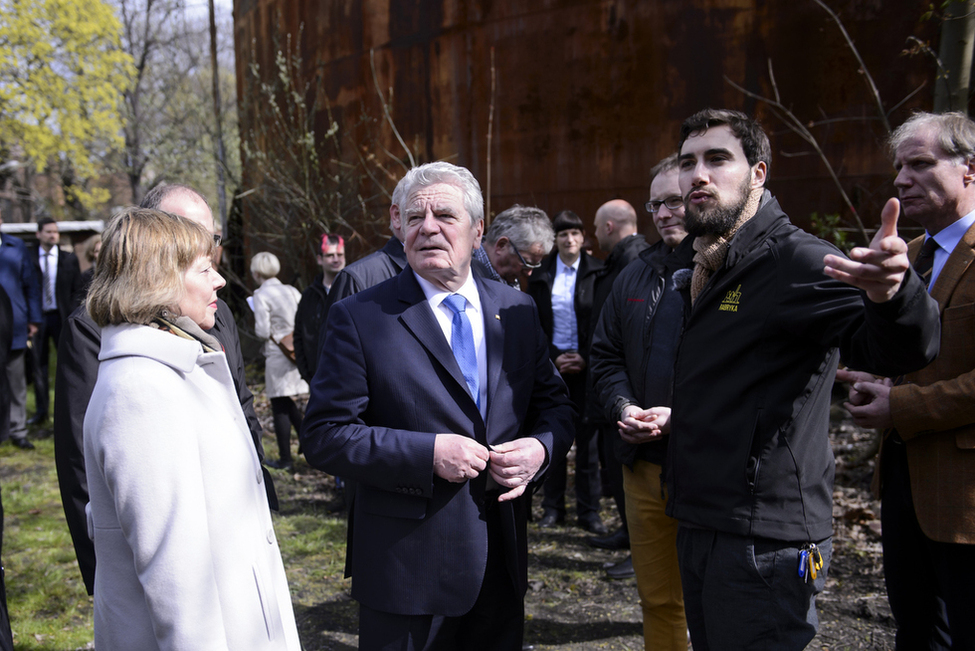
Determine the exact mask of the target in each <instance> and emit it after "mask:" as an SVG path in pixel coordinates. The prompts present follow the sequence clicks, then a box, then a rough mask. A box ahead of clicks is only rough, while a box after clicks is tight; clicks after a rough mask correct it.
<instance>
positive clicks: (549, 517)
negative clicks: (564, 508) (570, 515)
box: [538, 511, 565, 529]
mask: <svg viewBox="0 0 975 651" xmlns="http://www.w3.org/2000/svg"><path fill="white" fill-rule="evenodd" d="M563 522H565V516H564V515H559V514H558V513H557V512H556V511H545V515H543V516H542V519H541V520H539V521H538V526H539V527H541V528H542V529H550V528H552V527H554V526H556V525H560V524H562V523H563Z"/></svg>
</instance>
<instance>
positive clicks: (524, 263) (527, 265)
mask: <svg viewBox="0 0 975 651" xmlns="http://www.w3.org/2000/svg"><path fill="white" fill-rule="evenodd" d="M508 244H510V245H511V250H512V251H514V252H515V255H516V256H518V259H519V260H521V266H522V267H524V268H525V269H527V270H529V271H531V270H532V269H538V268H539V267H541V266H542V263H541V262H536V263H535V264H532V263H530V262H528V261H527V260H525V258H524V256H523V255H521V251H519V250H518V247H517V246H515V245H514V244H512V243H511V242H508Z"/></svg>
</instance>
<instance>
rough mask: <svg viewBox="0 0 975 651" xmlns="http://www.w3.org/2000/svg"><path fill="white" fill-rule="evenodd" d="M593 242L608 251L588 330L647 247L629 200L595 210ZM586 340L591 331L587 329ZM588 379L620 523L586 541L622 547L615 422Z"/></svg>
mask: <svg viewBox="0 0 975 651" xmlns="http://www.w3.org/2000/svg"><path fill="white" fill-rule="evenodd" d="M594 226H595V229H596V241H597V242H599V248H600V249H602V250H603V251H605V252H607V253H609V257H607V258H606V261H605V264H604V265H603V268H602V269H598V270H597V271H596V272H595V279H594V281H593V301H592V321H591V329H592V330H595V329H596V324H597V323H598V321H599V313H600V312H601V311H602V308H603V303H605V302H606V297H608V296H609V292H610V290H612V288H613V282H615V280H616V277H617V276H619V275H620V273H621V272H622V271H623V269H625V268H626V266H627V265H628V264H630V263H631V262H633V261H634V260H636V259H637V258H638V257H639V256H640V253H642V252H643V251H645V250H646V249H647V248H649V246H650V245H649V244H647V240H646V238H645V237H643V236H642V235H640V234H639V233H637V219H636V210H634V209H633V206H631V205H630V204H629V202H626V201H623V200H622V199H614V200H612V201H607V202H606V203H604V204H603V205H602V206H600V207H599V210H597V211H596V218H595V220H594ZM589 339H590V341H591V340H592V332H590V337H589ZM595 395H596V394H595V391H594V390H593V387H592V381H591V379H590V381H589V393H588V396H589V397H588V398H587V401H586V408H587V409H586V416H587V417H588V418H589V421H590V422H591V423H592V424H593V425H594V426H595V427H596V428H597V429H598V431H599V442H600V445H601V446H602V452H603V463H604V464H605V470H606V474H607V483H608V485H609V488H610V491H611V493H612V496H613V501H614V502H615V503H616V510H617V511H618V512H619V515H620V521H621V522H622V525H621V526H620V528H619V529H618V530H616V531H614V532H613V533H611V534H609V535H608V536H603V537H599V538H590V539H589V544H590V545H592V546H594V547H601V548H603V549H626V548H628V547H629V546H630V538H629V534H628V531H627V523H626V497H625V495H624V492H623V465H622V463H621V462H620V460H619V459H618V458H617V457H616V453H615V451H614V450H615V441H616V424H615V423H613V422H611V421H610V419H609V417H608V416H607V414H606V412H605V409H604V406H603V405H600V404H598V401H597V400H596V399H595ZM609 572H610V576H612V577H613V578H620V579H622V578H628V577H631V576H633V563H632V561H631V560H630V558H629V557H627V558H625V559H624V560H622V561H621V562H620V563H618V564H617V565H615V566H613V567H611V568H609Z"/></svg>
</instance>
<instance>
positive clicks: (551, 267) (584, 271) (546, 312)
mask: <svg viewBox="0 0 975 651" xmlns="http://www.w3.org/2000/svg"><path fill="white" fill-rule="evenodd" d="M558 257H559V253H558V251H553V252H552V253H551V254H550V255H549V256H548V257H547V258H545V260H544V261H543V262H542V266H541V267H539V268H538V269H536V270H535V271H533V272H532V275H531V276H530V277H529V279H528V295H529V296H531V297H532V298H533V299H535V305H536V306H537V307H538V318H539V321H541V324H542V330H544V331H545V336H546V337H548V341H549V354H550V355H551V357H552V361H555V358H556V357H558V356H559V354H560V353H561V352H562V351H559V350H556V348H555V346H553V345H552V332H553V328H554V327H555V323H554V321H555V319H554V317H553V316H552V284H553V283H554V282H555V272H556V270H557V269H558V263H557V262H556V261H557V260H558ZM602 266H603V262H602V260H600V259H598V258H594V257H592V256H591V255H589V254H588V253H586V252H583V253H582V256H581V257H580V259H579V269H578V271H576V286H575V296H574V300H573V304H574V306H575V313H576V329H577V330H578V333H579V348H578V350H579V353H580V354H581V355H582V356H583V357H584V358H586V361H587V363H588V350H589V335H590V333H591V331H592V326H591V324H590V320H591V318H592V299H593V285H594V281H595V278H596V276H595V274H594V272H595V271H596V270H597V269H601V268H602Z"/></svg>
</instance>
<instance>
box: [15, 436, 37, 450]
mask: <svg viewBox="0 0 975 651" xmlns="http://www.w3.org/2000/svg"><path fill="white" fill-rule="evenodd" d="M10 442H11V443H13V444H14V445H16V446H17V447H18V448H20V449H21V450H33V449H34V444H33V443H31V442H30V441H28V440H27V439H26V438H22V439H10Z"/></svg>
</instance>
